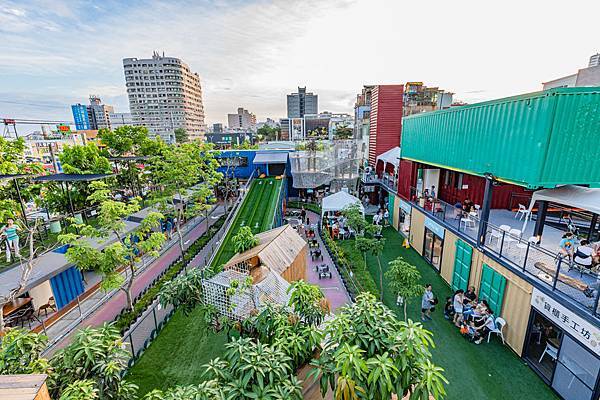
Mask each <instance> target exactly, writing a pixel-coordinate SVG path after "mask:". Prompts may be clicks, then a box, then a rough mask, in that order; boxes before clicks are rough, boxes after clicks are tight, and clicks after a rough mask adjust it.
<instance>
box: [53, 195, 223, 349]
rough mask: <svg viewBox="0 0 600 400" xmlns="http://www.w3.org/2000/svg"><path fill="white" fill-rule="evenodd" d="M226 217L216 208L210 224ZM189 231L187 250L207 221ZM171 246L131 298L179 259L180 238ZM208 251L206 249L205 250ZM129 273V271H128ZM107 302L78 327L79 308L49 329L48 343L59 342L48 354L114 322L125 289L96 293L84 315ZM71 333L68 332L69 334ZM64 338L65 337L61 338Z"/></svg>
mask: <svg viewBox="0 0 600 400" xmlns="http://www.w3.org/2000/svg"><path fill="white" fill-rule="evenodd" d="M223 214H224V208H223V206H221V205H219V206H217V207H216V208H215V209H214V210H213V212H212V213H211V214H210V215H209V217H208V220H209V225H212V224H214V222H215V221H216V220H217V218H218V217H219V216H221V215H223ZM189 226H190V228H189V230H188V232H186V233H185V234H184V248H186V249H187V248H188V247H189V246H190V245H191V244H192V243H193V242H194V241H195V240H196V239H198V238H199V237H200V236H202V235H203V234H204V232H206V221H205V219H204V218H199V219H198V222H196V223H195V224H194V225H189ZM169 244H170V247H168V248H167V249H166V251H165V252H164V253H162V254H161V255H160V256H159V257H158V258H156V259H155V260H153V261H151V262H150V264H149V265H146V266H145V267H144V269H143V271H142V272H141V273H139V275H137V277H136V278H135V281H134V283H133V287H132V295H133V296H134V297H135V296H137V295H138V294H139V293H140V292H141V291H143V290H144V288H146V287H147V286H148V284H150V283H151V282H152V281H153V280H154V278H155V277H156V276H158V275H159V274H160V273H161V272H163V271H164V270H165V269H167V267H169V265H170V264H171V263H172V262H173V261H175V260H176V259H177V258H178V257H179V256H180V251H181V250H180V248H179V244H178V237H177V235H174V236H173V240H172V241H171V242H170V243H169ZM205 250H206V249H205ZM125 273H127V272H125ZM102 301H103V302H104V304H102V305H101V306H99V307H98V308H97V309H96V310H94V311H93V312H92V313H91V314H90V315H88V316H86V317H85V318H84V319H83V320H82V321H81V322H80V323H79V324H77V326H76V327H75V328H73V327H72V326H71V325H72V324H73V323H74V322H76V321H77V320H78V319H79V318H80V317H81V315H80V313H79V309H78V307H74V308H73V309H72V310H70V311H69V312H68V313H66V314H65V315H64V316H62V318H61V319H60V320H59V321H57V322H56V323H54V324H53V325H52V326H50V327H48V328H47V329H46V333H47V335H48V337H49V342H50V343H52V342H53V341H55V340H56V343H55V344H53V345H52V348H51V349H50V350H49V353H50V354H51V353H53V352H54V351H56V350H58V349H60V348H62V347H64V346H65V345H67V344H68V343H69V341H70V338H71V336H72V335H73V334H74V333H75V332H76V331H77V330H78V329H80V328H82V327H86V326H98V325H101V324H102V323H104V322H108V321H112V320H113V319H114V318H115V317H116V316H117V315H118V314H119V312H120V311H121V310H122V309H123V307H124V306H125V302H126V298H125V293H124V292H123V291H122V290H117V291H113V292H109V293H104V292H102V291H101V290H98V291H96V293H94V294H93V295H92V296H90V297H88V298H86V299H85V300H84V301H82V302H81V309H82V311H83V313H84V314H85V313H86V311H89V310H93V309H94V308H95V307H97V305H98V303H99V302H102ZM69 330H70V332H66V331H69ZM62 335H65V336H64V337H61V336H62Z"/></svg>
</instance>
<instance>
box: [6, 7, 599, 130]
mask: <svg viewBox="0 0 600 400" xmlns="http://www.w3.org/2000/svg"><path fill="white" fill-rule="evenodd" d="M510 3H511V2H504V3H502V6H501V7H500V6H497V7H490V6H489V5H482V4H480V3H478V2H471V1H468V2H463V3H462V5H456V4H452V5H450V4H445V3H439V4H436V8H435V12H432V10H430V9H429V8H427V6H424V5H419V4H405V3H401V4H397V3H396V2H386V1H375V2H364V1H349V0H337V1H333V2H327V3H326V4H323V3H322V2H316V1H307V2H302V3H301V4H295V3H294V4H290V3H288V2H285V1H252V2H242V1H225V2H212V1H206V2H202V3H201V4H198V5H196V4H194V3H193V2H170V3H165V2H160V1H158V2H157V1H151V2H143V3H141V2H140V3H131V4H129V3H128V4H127V5H123V4H121V3H119V2H110V1H109V2H105V3H103V4H102V5H100V6H99V5H90V4H88V3H79V2H71V1H65V0H63V1H56V2H47V1H42V0H40V1H32V2H29V3H28V4H25V5H24V4H20V3H19V2H14V1H4V2H2V4H0V39H1V40H0V49H1V50H2V53H3V57H2V58H1V59H0V76H2V87H1V88H0V117H13V118H48V119H64V120H72V117H71V115H70V106H69V105H70V104H73V103H78V102H84V101H85V99H87V97H88V95H89V94H91V93H94V94H97V95H99V96H100V97H101V98H102V99H103V100H104V102H105V103H106V104H111V105H113V106H114V107H115V111H118V112H128V111H129V107H128V101H127V94H126V87H125V81H124V77H123V74H122V59H123V58H127V57H135V56H138V57H140V56H150V55H151V54H152V52H153V51H159V52H161V53H162V52H163V51H164V53H165V55H167V56H172V57H177V58H181V59H183V60H185V61H186V62H187V63H188V64H189V65H190V68H191V69H192V70H193V71H196V72H198V73H199V74H200V79H201V81H202V85H203V91H204V103H205V109H206V120H207V124H208V125H210V124H212V123H215V122H222V123H223V122H225V123H226V120H227V114H228V113H229V112H231V110H232V109H235V108H237V107H238V106H243V107H245V108H247V109H250V110H252V111H253V112H254V113H255V114H256V115H257V119H258V120H261V121H262V120H265V119H266V118H267V117H271V118H279V117H284V116H285V115H286V95H287V94H288V93H290V92H293V91H294V90H295V89H296V88H297V87H298V86H306V87H308V88H309V89H310V90H311V91H313V92H314V93H315V94H318V95H319V97H320V105H319V111H325V110H327V111H332V112H349V111H351V109H352V106H353V103H354V100H355V96H356V93H358V92H360V90H361V88H362V86H363V85H364V84H397V83H404V82H407V81H423V82H425V83H426V84H427V85H429V86H440V87H444V88H446V89H447V90H450V91H453V92H454V93H456V96H455V98H456V99H458V100H463V101H467V102H470V103H472V102H477V101H483V100H490V99H495V98H499V97H505V96H509V95H513V94H517V93H523V92H531V91H536V90H540V89H541V82H543V81H548V80H551V79H553V78H555V77H558V76H563V75H565V74H567V73H571V71H573V70H576V69H577V68H583V67H585V66H586V65H587V62H588V58H589V56H590V55H592V54H594V53H596V52H597V51H598V50H599V48H598V43H597V41H596V36H595V35H594V33H595V32H594V26H595V21H594V15H596V13H595V12H594V8H597V9H598V10H596V11H600V5H598V4H594V3H590V4H589V7H588V10H589V12H587V13H586V14H584V15H580V16H579V19H578V21H577V23H576V25H575V23H574V22H573V25H572V26H567V27H565V29H572V30H573V32H576V33H577V37H578V40H577V41H567V40H566V37H564V36H563V35H562V32H561V30H551V29H548V28H547V27H548V22H547V21H549V20H555V19H556V18H559V17H561V16H562V15H563V13H564V8H563V7H564V5H563V4H561V3H560V2H554V1H553V2H529V3H527V4H522V2H521V3H516V2H514V4H515V7H517V8H518V9H519V10H520V12H519V13H514V12H513V10H514V7H512V6H511V4H510ZM542 5H543V12H540V10H541V9H542V7H541V6H542ZM183 10H185V12H182V11H183ZM162 15H170V16H172V18H170V19H168V20H166V19H162V18H161V16H162ZM399 15H407V16H408V15H412V16H421V17H422V18H417V17H415V18H408V17H406V18H402V24H397V23H393V22H394V21H395V19H397V18H400V17H398V16H399ZM492 16H493V17H492ZM425 17H427V21H428V26H430V27H431V29H429V28H428V29H427V30H425V31H424V32H423V34H422V37H421V38H419V37H415V34H414V33H412V34H411V32H420V31H423V30H422V29H421V30H419V27H421V28H422V20H423V18H425ZM419 20H421V22H419ZM89 21H94V23H93V24H90V23H89ZM125 21H126V22H127V23H126V24H125V23H124V22H125ZM273 21H277V24H273V23H272V22H273ZM369 21H374V23H375V21H377V23H376V26H377V29H376V30H374V31H373V32H370V33H369V35H366V34H365V35H360V34H359V35H357V34H351V33H352V32H354V31H355V30H356V29H357V28H358V27H361V26H363V27H364V26H368V24H369ZM508 21H510V24H508V23H507V22H508ZM566 23H567V25H568V24H569V22H568V21H567V22H566ZM282 26H283V27H286V29H283V30H282V29H281V27H282ZM147 27H152V29H144V28H147ZM514 27H519V28H518V29H516V28H514ZM482 32H483V33H485V34H483V35H482V34H481V33H482ZM542 32H543V35H542V34H541V33H542ZM371 35H377V36H376V38H373V37H372V36H371ZM524 37H527V38H529V40H523V38H524ZM189 38H197V40H189ZM317 43H318V44H321V43H322V44H326V45H323V46H320V45H317ZM365 46H370V47H369V52H368V53H367V52H365V53H364V54H363V55H362V56H360V57H355V56H347V55H349V54H356V52H357V51H358V50H360V49H363V50H364V49H365V48H366V47H365ZM307 48H308V49H310V52H308V53H307V52H305V51H299V50H300V49H307ZM308 54H310V57H308ZM358 54H361V53H360V52H358ZM281 60H286V62H281Z"/></svg>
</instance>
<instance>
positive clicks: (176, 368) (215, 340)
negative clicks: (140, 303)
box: [126, 310, 227, 398]
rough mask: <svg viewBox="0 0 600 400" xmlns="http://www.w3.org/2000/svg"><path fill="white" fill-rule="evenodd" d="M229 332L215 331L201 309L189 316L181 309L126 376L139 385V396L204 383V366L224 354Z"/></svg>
mask: <svg viewBox="0 0 600 400" xmlns="http://www.w3.org/2000/svg"><path fill="white" fill-rule="evenodd" d="M226 342H227V335H225V334H224V333H214V332H213V331H212V330H210V329H208V328H207V326H206V324H205V323H204V318H203V316H202V314H201V312H200V310H196V311H194V312H192V313H191V314H190V315H189V316H187V317H186V316H185V315H183V313H182V312H181V311H179V312H177V313H175V315H174V316H173V318H172V319H171V320H170V321H169V323H168V324H166V325H165V327H164V329H163V330H162V331H161V332H160V333H159V335H158V336H157V337H156V340H155V341H154V342H153V343H152V344H151V345H150V347H148V349H147V350H146V351H145V352H144V354H143V355H142V357H141V358H140V359H139V360H138V362H137V363H136V364H135V365H134V366H133V367H132V368H131V369H130V370H129V372H128V373H127V377H126V379H127V380H128V381H131V382H133V383H135V384H136V385H138V386H139V387H140V390H139V392H138V394H139V397H140V398H141V397H143V395H144V394H146V393H147V392H149V391H151V390H153V389H166V388H168V387H171V386H176V385H193V384H197V383H199V382H202V381H203V380H204V379H202V373H203V372H204V370H205V368H203V367H202V366H203V365H204V364H206V363H207V362H209V361H210V360H212V359H213V358H216V357H222V356H223V352H224V349H225V343H226Z"/></svg>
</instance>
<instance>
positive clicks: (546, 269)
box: [533, 261, 588, 292]
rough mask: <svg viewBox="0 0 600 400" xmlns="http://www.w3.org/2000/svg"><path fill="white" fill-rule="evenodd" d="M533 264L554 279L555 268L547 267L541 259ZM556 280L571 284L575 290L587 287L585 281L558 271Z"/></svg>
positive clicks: (582, 289)
mask: <svg viewBox="0 0 600 400" xmlns="http://www.w3.org/2000/svg"><path fill="white" fill-rule="evenodd" d="M533 266H534V267H536V268H537V269H539V270H540V271H542V272H544V273H546V274H548V275H550V276H551V277H552V279H554V277H555V276H556V268H554V267H549V266H547V265H546V264H545V263H543V262H541V261H538V262H536V263H535V264H533ZM558 280H559V281H560V282H562V283H564V284H565V285H568V286H571V287H572V288H575V289H577V290H581V291H582V292H583V291H584V290H586V289H587V288H588V284H587V283H585V282H583V281H580V280H579V279H577V278H573V277H571V276H569V275H565V274H563V273H562V272H559V273H558Z"/></svg>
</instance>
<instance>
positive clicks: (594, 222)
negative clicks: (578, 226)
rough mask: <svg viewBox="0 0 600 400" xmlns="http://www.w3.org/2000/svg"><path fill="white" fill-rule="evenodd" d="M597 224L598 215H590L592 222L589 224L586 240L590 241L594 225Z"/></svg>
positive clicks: (594, 229) (594, 228)
mask: <svg viewBox="0 0 600 400" xmlns="http://www.w3.org/2000/svg"><path fill="white" fill-rule="evenodd" d="M597 224H598V214H594V215H592V222H590V230H589V231H588V235H587V238H588V240H592V236H593V235H594V232H596V225H597Z"/></svg>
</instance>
